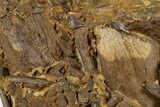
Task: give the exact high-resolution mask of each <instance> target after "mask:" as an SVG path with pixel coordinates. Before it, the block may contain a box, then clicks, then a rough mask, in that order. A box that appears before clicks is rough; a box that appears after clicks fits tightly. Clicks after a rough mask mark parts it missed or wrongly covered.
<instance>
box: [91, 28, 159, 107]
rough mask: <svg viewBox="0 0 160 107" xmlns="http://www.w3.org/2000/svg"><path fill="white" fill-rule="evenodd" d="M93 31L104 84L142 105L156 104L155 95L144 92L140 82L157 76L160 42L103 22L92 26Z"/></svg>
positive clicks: (151, 106) (153, 106) (145, 106)
mask: <svg viewBox="0 0 160 107" xmlns="http://www.w3.org/2000/svg"><path fill="white" fill-rule="evenodd" d="M94 33H95V35H96V36H97V40H98V43H97V50H98V54H99V58H100V66H101V71H102V72H103V74H104V76H105V78H106V81H107V85H108V86H109V87H111V88H112V89H113V90H120V91H121V92H122V93H123V94H124V95H126V96H129V97H130V98H133V99H137V100H138V102H140V104H142V105H143V106H144V107H155V104H156V102H155V100H154V98H152V97H148V96H147V95H146V94H145V91H144V90H143V87H142V84H143V82H144V81H146V80H150V81H154V80H155V79H156V75H157V72H156V70H157V66H158V63H159V44H158V43H157V42H156V41H155V40H153V39H151V38H150V37H147V36H146V35H143V34H140V33H137V32H132V33H131V34H126V33H123V32H118V31H116V30H115V29H112V28H106V27H102V26H99V27H97V28H95V30H94Z"/></svg>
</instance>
